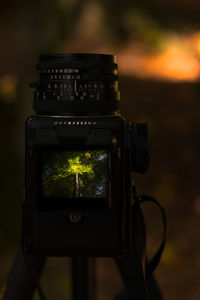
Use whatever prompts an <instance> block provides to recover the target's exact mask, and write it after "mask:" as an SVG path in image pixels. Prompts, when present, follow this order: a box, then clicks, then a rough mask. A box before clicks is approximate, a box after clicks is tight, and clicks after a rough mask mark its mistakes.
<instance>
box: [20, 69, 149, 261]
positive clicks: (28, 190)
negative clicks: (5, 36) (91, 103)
mask: <svg viewBox="0 0 200 300" xmlns="http://www.w3.org/2000/svg"><path fill="white" fill-rule="evenodd" d="M45 70H46V69H45ZM43 95H44V94H43ZM44 98H45V99H43V101H42V102H39V103H41V105H43V107H44V102H45V101H46V96H44ZM36 100H37V99H36ZM44 100H45V101H44ZM63 103H64V102H63ZM66 103H67V102H65V103H64V104H63V105H66ZM36 104H37V103H36ZM70 105H71V104H70ZM98 105H99V103H98ZM49 107H50V106H49ZM40 108H41V106H40ZM147 139H148V136H147V124H134V123H128V122H127V121H126V120H125V119H124V118H123V117H122V116H121V115H120V114H110V115H109V114H107V115H97V114H95V115H92V114H91V115H90V114H88V115H86V114H84V115H83V114H80V113H79V114H76V115H75V114H74V115H73V114H68V115H61V114H60V113H59V112H58V113H57V114H56V115H53V113H52V114H49V112H48V114H46V115H44V114H38V115H36V116H32V117H29V118H28V119H27V122H26V145H25V146H26V159H25V161H26V176H25V178H26V180H25V203H24V207H23V242H24V245H25V248H26V250H27V251H28V252H29V253H36V254H38V255H43V256H82V255H86V256H121V255H123V254H124V253H125V251H126V250H127V249H129V248H130V247H131V242H132V206H133V201H134V199H133V193H132V184H131V173H132V171H136V172H141V173H144V172H145V171H146V169H147V168H148V165H149V152H148V140H147Z"/></svg>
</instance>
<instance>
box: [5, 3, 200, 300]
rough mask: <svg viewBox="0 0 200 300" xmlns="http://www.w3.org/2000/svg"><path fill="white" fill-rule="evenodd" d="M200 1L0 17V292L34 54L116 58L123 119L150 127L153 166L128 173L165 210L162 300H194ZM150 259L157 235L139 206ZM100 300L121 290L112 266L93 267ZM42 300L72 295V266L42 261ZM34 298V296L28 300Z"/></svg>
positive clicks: (17, 217) (9, 6) (12, 236)
mask: <svg viewBox="0 0 200 300" xmlns="http://www.w3.org/2000/svg"><path fill="white" fill-rule="evenodd" d="M199 14H200V3H199V1H198V0H190V1H187V0H173V1H172V0H162V1H158V0H148V1H144V0H135V1H128V0H124V1H119V0H115V1H114V0H113V1H111V0H102V1H100V0H96V1H81V0H58V1H50V0H48V1H47V0H40V1H36V0H34V1H32V0H30V1H25V0H21V1H18V0H15V1H13V2H12V3H11V2H9V1H7V2H6V1H4V2H2V3H1V9H0V45H1V46H0V138H1V147H0V164H1V173H0V174H1V175H0V195H1V200H0V285H1V286H2V285H3V282H4V280H5V279H6V277H7V275H8V272H9V269H10V267H11V262H12V260H13V257H14V255H15V252H16V249H17V247H18V244H19V242H20V231H21V204H22V200H23V185H24V123H25V119H26V118H27V117H28V116H29V115H31V114H32V113H33V111H32V91H31V89H30V88H29V83H30V82H31V81H34V80H35V63H36V61H37V57H38V55H39V54H41V53H50V52H61V53H65V52H91V53H111V54H115V55H117V58H118V64H119V73H120V89H121V111H122V113H123V114H124V116H125V117H126V118H127V119H128V120H130V121H135V122H145V121H147V122H148V124H149V134H150V145H151V147H150V148H151V167H150V169H149V171H148V172H147V173H146V174H145V175H137V174H135V181H136V183H137V185H138V186H139V189H140V192H141V193H145V194H150V195H152V196H154V197H156V198H157V199H158V200H159V201H160V202H161V203H162V204H163V205H164V206H165V208H166V211H167V215H168V238H167V245H166V249H165V252H164V255H163V258H162V261H161V264H160V266H159V268H158V269H157V270H156V272H155V275H156V278H157V281H158V283H159V285H160V287H161V290H162V292H163V295H164V297H165V299H166V300H167V299H170V300H179V299H180V300H182V299H184V300H185V299H186V300H187V299H189V300H199V299H200V180H199V165H200V138H199V137H200V121H199V119H200V86H199V79H200V78H199V77H200V18H199ZM144 212H145V216H146V219H147V225H148V227H149V230H148V233H149V234H148V253H149V256H151V255H152V254H153V253H154V251H155V250H156V247H157V246H158V243H159V240H160V238H161V234H162V226H161V219H160V217H159V213H158V211H157V210H156V209H155V208H153V207H151V205H146V207H145V209H144ZM97 279H98V300H100V299H104V300H109V299H112V297H113V296H114V295H116V294H117V293H118V292H119V291H120V290H121V289H122V282H121V279H120V276H119V274H118V272H117V269H116V267H115V265H114V263H113V261H112V259H98V260H97ZM42 283H43V286H44V290H45V293H46V294H47V298H48V299H60V300H64V299H67V295H70V293H71V290H70V266H69V260H66V259H58V258H54V259H53V258H51V259H49V260H48V264H47V266H46V269H45V272H44V274H43V277H42ZM36 299H38V298H37V295H36V296H35V298H34V300H36Z"/></svg>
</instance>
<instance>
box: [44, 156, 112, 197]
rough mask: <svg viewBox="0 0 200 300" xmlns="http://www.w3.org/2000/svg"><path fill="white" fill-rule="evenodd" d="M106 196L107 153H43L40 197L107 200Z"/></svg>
mask: <svg viewBox="0 0 200 300" xmlns="http://www.w3.org/2000/svg"><path fill="white" fill-rule="evenodd" d="M107 193H108V153H107V151H104V150H92V151H43V152H42V195H43V197H47V198H48V197H56V198H106V197H107Z"/></svg>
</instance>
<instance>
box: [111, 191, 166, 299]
mask: <svg viewBox="0 0 200 300" xmlns="http://www.w3.org/2000/svg"><path fill="white" fill-rule="evenodd" d="M133 194H134V199H135V203H134V205H133V210H132V221H133V222H132V226H133V244H132V248H131V249H130V250H129V251H128V252H127V253H126V255H125V256H123V257H120V258H116V259H115V261H116V264H117V266H118V269H119V271H120V273H121V276H122V278H123V281H124V285H125V289H124V290H123V291H122V292H121V293H120V294H119V295H117V297H115V300H155V299H156V300H162V299H163V297H162V295H161V292H160V290H159V287H158V285H157V283H156V281H155V279H154V276H153V271H154V270H155V269H156V267H157V266H158V264H159V262H160V259H161V256H162V253H163V250H164V246H165V241H166V231H167V222H166V214H165V210H164V208H163V207H162V206H161V205H160V203H159V202H158V201H157V200H156V199H154V198H153V197H151V196H147V195H142V196H140V195H139V194H138V192H137V189H136V187H135V186H133ZM145 202H152V203H154V204H156V205H157V206H158V207H159V209H160V211H161V214H162V220H163V225H164V234H163V239H162V242H161V244H160V246H159V248H158V250H157V251H156V253H155V255H154V256H153V258H152V259H151V260H150V261H149V262H148V261H147V258H146V228H145V222H144V217H143V213H142V210H141V204H143V203H145Z"/></svg>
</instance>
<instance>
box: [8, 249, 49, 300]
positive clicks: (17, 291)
mask: <svg viewBox="0 0 200 300" xmlns="http://www.w3.org/2000/svg"><path fill="white" fill-rule="evenodd" d="M30 261H31V265H32V267H33V270H34V271H35V273H36V274H37V276H38V278H39V277H40V275H41V273H42V270H43V267H44V264H45V258H39V257H37V256H35V255H32V256H30ZM34 291H35V282H34V280H33V278H32V275H31V273H30V270H29V269H28V267H27V266H26V263H25V261H24V255H23V251H22V248H21V247H20V248H19V249H18V252H17V255H16V257H15V259H14V262H13V264H12V267H11V270H10V273H9V276H8V279H7V282H6V291H5V294H4V297H3V300H31V299H32V298H33V294H34Z"/></svg>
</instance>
